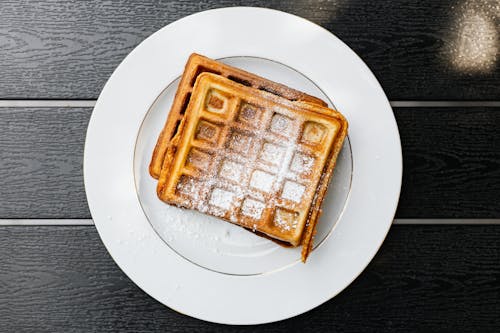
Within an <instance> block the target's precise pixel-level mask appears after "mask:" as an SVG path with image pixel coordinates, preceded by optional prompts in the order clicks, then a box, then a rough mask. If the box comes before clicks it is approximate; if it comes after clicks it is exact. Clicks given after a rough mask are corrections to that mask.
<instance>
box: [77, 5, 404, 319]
mask: <svg viewBox="0 0 500 333" xmlns="http://www.w3.org/2000/svg"><path fill="white" fill-rule="evenodd" d="M241 11H243V12H246V13H245V15H249V16H251V15H250V14H258V15H263V16H266V15H271V16H276V17H275V18H276V19H282V20H284V21H286V22H289V21H288V20H292V21H296V22H297V24H298V25H300V26H303V27H307V29H309V30H311V29H312V30H322V31H323V32H326V33H327V34H328V37H329V38H331V39H332V40H334V41H335V43H336V44H337V45H338V46H340V47H343V48H344V49H343V51H344V52H345V51H347V53H348V54H349V56H350V57H353V56H354V58H355V59H356V62H358V63H361V65H362V67H363V68H362V69H363V70H365V71H367V73H366V74H367V75H368V77H371V82H370V83H371V84H372V85H374V88H375V90H377V89H378V90H379V92H381V93H382V97H383V100H384V102H385V104H386V105H385V108H386V109H387V108H388V109H389V110H390V111H391V112H390V116H391V117H392V122H393V124H392V126H393V128H392V134H393V135H395V138H396V139H397V146H399V150H398V152H399V154H397V155H398V156H395V158H396V162H399V163H398V166H399V167H398V168H397V169H398V170H397V171H399V174H398V173H396V174H395V175H393V178H394V179H393V180H394V181H395V184H393V187H395V188H397V194H396V193H393V195H394V194H396V195H395V197H394V198H392V199H393V200H392V201H393V202H392V205H391V208H392V209H388V210H389V211H391V213H390V214H389V215H391V219H390V221H389V222H388V223H386V228H385V229H384V230H382V234H383V236H382V237H380V239H379V242H378V244H377V245H376V246H375V247H374V248H375V249H376V250H375V251H371V252H373V253H370V254H369V255H368V256H367V258H365V261H364V264H361V266H362V267H361V268H360V269H359V272H358V273H357V274H354V275H352V276H351V278H350V279H347V280H346V279H344V280H345V281H348V282H347V283H345V285H344V286H342V287H340V288H337V290H336V291H334V292H333V293H332V294H331V295H329V296H327V297H326V298H325V297H322V299H320V301H319V302H313V303H315V304H314V305H312V306H305V307H302V308H300V309H299V310H297V309H294V310H292V309H289V310H288V311H286V315H283V313H280V314H279V315H278V316H277V317H276V318H271V317H272V316H271V317H267V318H262V317H259V316H257V317H259V318H251V319H250V318H241V317H240V316H238V315H234V314H233V315H232V318H230V319H228V318H224V317H217V318H216V317H213V316H211V315H207V313H199V311H200V310H199V309H198V313H196V311H197V310H196V309H195V310H194V311H189V309H188V311H186V309H184V308H182V309H178V310H176V308H177V307H175V306H173V305H172V304H166V303H168V299H165V297H157V296H158V295H155V293H154V292H151V288H149V287H148V283H153V282H152V281H151V279H150V278H145V276H144V274H138V273H137V272H135V273H133V274H132V273H131V268H130V264H129V263H127V262H126V260H127V259H126V256H127V255H128V254H130V253H125V254H124V253H123V251H124V249H123V246H122V248H121V249H120V248H117V245H116V244H115V243H113V242H112V241H111V240H110V238H109V230H108V228H109V226H110V225H111V224H115V223H116V222H113V219H112V217H113V216H111V215H108V216H107V217H106V216H103V214H102V212H103V211H106V207H103V206H102V203H101V204H97V203H96V200H95V199H96V192H95V186H94V184H93V182H94V181H93V180H92V177H95V176H96V170H98V168H97V169H96V166H95V165H94V164H96V162H94V161H95V157H94V156H95V155H96V156H97V157H98V156H99V154H95V151H94V152H93V151H92V150H93V149H95V148H96V146H95V142H94V140H95V138H93V137H92V136H93V135H94V131H95V128H96V126H97V125H96V124H95V123H96V121H99V119H98V118H97V117H98V115H99V113H100V114H102V113H103V112H104V111H100V110H106V108H105V106H106V102H104V100H105V99H106V98H108V96H107V95H109V91H110V89H111V88H110V87H111V86H112V85H113V84H116V82H118V81H117V80H118V79H119V77H120V76H121V75H122V74H123V73H121V72H120V71H122V72H123V70H124V68H126V66H129V65H128V63H129V62H130V59H132V58H133V57H137V54H138V53H139V51H140V50H141V49H144V48H145V46H144V45H147V44H148V43H149V44H151V42H152V41H153V39H154V38H158V36H160V35H161V34H166V32H168V31H167V28H169V29H170V30H172V29H174V28H175V27H176V26H178V25H179V24H182V23H183V22H184V23H186V22H187V21H189V20H191V21H192V20H193V19H198V18H200V17H202V16H205V19H206V18H207V17H208V16H214V15H215V16H217V15H220V13H222V14H223V15H232V16H234V15H237V16H238V15H241ZM249 11H250V12H253V13H249ZM299 23H300V24H299ZM271 59H272V58H271ZM285 64H286V65H289V64H288V63H286V62H285ZM297 70H299V71H300V72H301V73H304V71H303V70H300V69H297ZM117 78H118V79H117ZM311 80H313V81H314V82H315V83H316V84H318V85H319V86H320V87H321V89H322V90H324V91H325V93H326V95H327V96H329V97H330V98H332V96H331V95H330V93H329V92H328V91H326V89H324V87H323V86H321V85H320V84H319V83H317V81H316V80H314V79H311ZM163 88H164V87H160V90H162V89H163ZM156 96H158V94H156ZM333 101H334V103H335V104H336V105H338V103H337V102H336V99H335V98H333ZM147 109H148V108H146V109H145V110H144V112H146V111H147ZM340 110H341V112H342V108H340ZM96 119H97V120H96ZM141 119H142V118H141ZM348 120H349V118H348ZM139 125H140V124H139ZM132 127H133V126H132ZM394 130H395V131H394ZM134 134H137V133H134ZM135 139H136V135H134V140H133V141H134V142H135ZM353 154H354V152H353ZM101 155H102V154H101ZM132 155H133V151H132ZM91 156H92V157H91ZM92 159H93V160H92ZM353 163H354V161H353ZM354 165H356V163H354ZM354 168H355V166H354ZM354 172H355V171H353V173H354ZM402 172H403V168H402V151H401V143H400V137H399V131H398V129H397V125H396V121H395V118H394V115H393V113H392V109H391V107H390V105H389V102H388V100H387V97H386V96H385V94H384V92H383V90H382V87H381V86H380V84H379V82H378V81H377V79H376V78H375V76H374V75H373V73H372V72H371V71H370V70H369V69H368V67H367V66H366V64H364V62H363V61H362V60H361V59H360V58H359V56H357V55H356V54H355V53H354V52H353V51H352V50H351V49H350V48H348V47H347V45H345V44H344V43H343V42H342V41H340V40H339V39H338V38H337V37H335V36H334V35H333V34H331V33H330V32H329V31H328V30H326V29H324V28H323V27H321V26H319V25H316V24H314V23H312V22H310V21H308V20H306V19H304V18H301V17H298V16H295V15H293V14H289V13H285V12H281V11H278V10H273V9H267V8H260V7H230V8H218V9H212V10H207V11H203V12H199V13H195V14H192V15H189V16H186V17H184V18H182V19H180V20H177V21H175V22H172V23H171V24H169V25H167V26H165V27H163V28H162V29H160V30H159V31H157V32H155V33H154V34H152V35H151V36H150V37H148V38H147V39H145V40H144V41H143V42H141V43H140V44H139V45H138V46H137V47H136V48H135V49H134V50H133V51H132V52H131V53H130V54H129V55H127V57H126V58H125V59H124V60H123V61H122V62H121V63H120V65H119V66H118V67H117V68H116V69H115V71H114V72H113V74H112V75H111V77H110V78H109V80H108V81H107V83H106V85H105V86H104V88H103V90H102V92H101V94H100V96H99V99H98V101H97V102H96V106H95V108H94V110H93V112H92V116H91V118H90V121H89V125H88V130H87V136H86V141H85V148H84V185H85V191H86V194H87V201H88V203H89V209H90V211H91V214H92V217H93V218H94V222H95V225H96V228H97V230H98V233H99V236H100V238H101V240H102V242H103V243H104V245H105V247H106V249H107V251H108V252H109V253H110V255H111V256H112V258H113V260H114V261H115V262H116V263H117V265H118V266H119V267H120V269H121V270H122V271H123V272H124V273H125V274H126V275H127V276H128V277H129V278H130V279H131V280H132V281H134V283H135V284H136V285H138V286H139V287H140V288H141V289H143V290H144V291H145V292H146V293H147V294H149V295H150V296H152V297H153V298H155V299H157V300H158V301H159V302H161V303H163V304H165V305H167V306H168V307H170V308H172V309H174V310H176V311H178V312H181V313H183V312H189V313H187V315H189V316H192V317H196V318H199V319H202V320H207V321H212V322H218V323H225V324H260V323H268V322H274V321H278V320H283V319H286V318H290V317H293V316H296V315H298V314H301V313H303V312H306V311H308V310H310V309H312V308H314V307H316V306H319V305H320V304H322V303H324V302H326V301H327V300H329V299H331V298H333V297H334V296H335V295H336V294H338V293H339V292H340V291H342V290H343V289H345V288H346V287H347V286H348V285H350V284H351V283H352V281H354V279H356V278H357V277H358V276H359V275H360V274H361V273H362V272H363V270H364V269H365V268H366V266H367V265H368V263H369V262H370V261H371V260H372V258H373V256H374V255H375V254H376V253H377V252H378V250H379V248H380V246H381V245H382V243H383V241H384V239H385V237H386V235H387V233H388V231H389V229H390V226H391V224H392V218H393V217H394V215H395V211H396V208H397V204H398V201H399V195H400V189H401V182H402ZM130 173H131V176H132V178H133V171H130ZM353 177H354V175H353ZM134 187H135V186H134ZM134 196H136V195H135V193H134ZM349 200H350V198H349V199H348V201H349ZM104 215H105V214H104ZM110 217H111V218H110ZM339 222H340V221H339ZM147 224H148V225H149V223H147ZM153 232H154V231H153ZM151 243H154V241H151ZM122 245H123V244H122ZM125 252H129V251H125ZM124 255H125V258H124V257H123V256H124ZM173 262H176V261H175V259H174V260H173ZM174 289H175V290H174V292H173V294H175V291H176V290H177V289H176V288H174ZM165 300H167V302H166V301H165ZM179 310H180V311H179Z"/></svg>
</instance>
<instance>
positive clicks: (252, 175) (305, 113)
mask: <svg viewBox="0 0 500 333" xmlns="http://www.w3.org/2000/svg"><path fill="white" fill-rule="evenodd" d="M346 134H347V121H346V120H345V118H344V117H343V116H342V115H341V114H340V113H338V112H337V111H335V110H332V109H329V108H326V107H323V106H320V105H318V104H315V103H310V102H303V101H294V102H292V101H290V100H288V99H286V98H283V97H279V96H276V95H274V94H272V93H269V92H266V91H262V90H258V89H255V88H251V87H248V86H246V85H243V84H240V83H236V82H235V81H232V80H230V79H227V78H225V77H222V76H220V75H217V74H212V73H206V72H205V73H202V74H200V75H197V78H196V82H195V85H194V88H193V90H192V96H191V99H190V102H189V104H188V106H187V108H186V111H185V114H184V116H183V118H182V120H181V122H180V124H179V126H178V130H177V132H176V134H175V135H174V137H173V139H172V141H171V143H170V144H168V145H167V150H166V153H165V160H166V161H167V162H166V163H164V164H163V168H162V170H161V172H160V177H159V181H158V187H157V192H158V197H159V198H160V199H161V200H163V201H165V202H167V203H169V204H174V205H177V206H180V207H184V208H189V209H194V210H198V211H200V212H203V213H206V214H208V215H212V216H216V217H220V218H222V219H224V220H226V221H229V222H231V223H235V224H238V225H240V226H242V227H245V228H247V229H251V230H253V231H254V232H257V233H258V234H264V235H266V236H268V237H270V238H273V239H276V240H278V241H279V242H280V243H282V244H286V245H289V246H299V245H302V246H303V250H302V260H303V261H304V262H305V260H306V259H307V257H308V255H309V253H310V252H311V249H312V243H313V242H312V241H313V236H314V233H315V230H316V223H317V221H318V218H319V216H320V214H321V209H320V207H321V203H322V201H323V198H324V196H325V193H326V190H327V187H328V183H329V181H330V178H331V176H332V174H333V169H334V167H335V162H336V158H337V155H338V153H339V151H340V149H341V147H342V144H343V141H344V138H345V136H346Z"/></svg>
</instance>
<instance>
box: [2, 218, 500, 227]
mask: <svg viewBox="0 0 500 333" xmlns="http://www.w3.org/2000/svg"><path fill="white" fill-rule="evenodd" d="M393 224H395V225H500V219H395V220H394V221H393ZM85 225H94V221H92V219H0V226H85Z"/></svg>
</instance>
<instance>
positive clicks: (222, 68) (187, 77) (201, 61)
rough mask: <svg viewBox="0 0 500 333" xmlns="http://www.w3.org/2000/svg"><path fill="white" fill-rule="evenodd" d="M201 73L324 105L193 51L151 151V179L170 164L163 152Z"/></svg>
mask: <svg viewBox="0 0 500 333" xmlns="http://www.w3.org/2000/svg"><path fill="white" fill-rule="evenodd" d="M205 72H209V73H215V74H218V75H221V76H224V77H226V78H228V79H230V80H232V81H234V82H238V83H240V84H243V85H245V86H248V87H252V88H255V89H260V90H264V91H267V92H270V93H272V94H275V95H277V96H281V97H283V98H286V99H288V100H291V101H305V102H310V103H315V104H319V105H323V106H326V103H325V102H323V101H322V100H321V99H319V98H316V97H314V96H310V95H307V94H305V93H303V92H300V91H297V90H294V89H291V88H288V87H287V86H285V85H282V84H279V83H276V82H273V81H270V80H267V79H265V78H262V77H259V76H257V75H255V74H252V73H249V72H246V71H243V70H241V69H238V68H235V67H231V66H229V65H225V64H223V63H220V62H217V61H215V60H212V59H209V58H207V57H204V56H201V55H199V54H196V53H193V54H192V55H191V56H190V57H189V60H188V62H187V64H186V67H185V70H184V73H183V75H182V79H181V82H180V83H179V87H178V89H177V93H176V95H175V98H174V102H173V104H172V108H171V110H170V113H169V115H168V118H167V121H166V123H165V126H164V128H163V130H162V132H161V134H160V136H159V138H158V141H157V143H156V147H155V150H154V152H153V157H152V159H151V163H150V165H149V172H150V174H151V176H153V177H154V178H158V177H159V174H160V171H161V168H162V166H163V164H164V163H167V164H168V163H170V160H169V159H168V158H167V159H165V153H166V151H167V149H168V147H169V146H170V145H171V144H172V143H171V139H172V138H173V137H174V135H175V134H176V133H177V130H178V128H179V124H180V122H181V120H182V118H183V117H184V113H185V111H186V108H187V106H188V104H189V101H190V98H191V95H192V91H193V86H194V83H195V82H196V79H197V77H198V75H200V74H201V73H205Z"/></svg>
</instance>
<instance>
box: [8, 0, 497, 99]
mask: <svg viewBox="0 0 500 333" xmlns="http://www.w3.org/2000/svg"><path fill="white" fill-rule="evenodd" d="M492 3H493V4H494V0H482V1H477V2H471V1H466V2H462V3H459V2H457V1H446V0H439V1H436V0H423V1H418V2H415V1H409V0H397V1H382V2H380V1H368V0H363V1H361V0H335V1H325V0H300V1H264V0H250V1H241V0H204V1H186V0H181V1H161V0H146V1H130V0H117V1H69V2H68V1H63V0H50V1H29V0H3V1H2V2H1V6H0V18H1V19H0V73H2V75H0V98H4V99H26V98H40V99H46V98H50V99H92V98H96V97H97V96H98V94H99V92H100V91H101V89H102V87H103V85H104V83H105V81H106V80H107V78H108V77H109V76H110V74H111V73H112V71H113V69H114V68H115V67H116V66H117V65H118V64H119V63H120V62H121V60H122V59H123V58H124V57H125V56H126V55H127V54H128V53H129V52H130V51H131V50H132V49H133V48H134V47H135V46H137V45H138V44H139V43H140V42H141V41H142V40H143V39H145V38H146V37H147V36H149V35H150V34H152V33H153V32H155V31H156V30H158V29H160V28H161V27H163V26H165V25H166V24H168V23H171V22H173V21H175V20H177V19H180V18H182V17H184V16H186V15H189V14H193V13H196V12H199V11H202V10H207V9H211V8H220V7H227V6H236V5H246V6H264V7H266V6H267V7H270V8H274V9H279V10H282V11H285V12H290V13H293V14H296V15H299V16H302V17H305V18H307V19H309V20H311V21H313V22H315V23H317V24H319V25H321V26H323V27H324V28H326V29H328V30H329V31H331V32H333V33H334V34H336V35H337V36H338V37H339V38H341V39H342V40H343V41H344V42H345V43H346V44H347V45H349V46H350V47H351V48H352V49H353V50H354V51H355V52H357V53H358V54H359V55H360V56H361V58H362V59H363V60H364V61H365V62H366V63H367V64H368V65H369V66H370V68H371V69H372V70H373V72H374V73H375V75H376V76H377V78H378V79H379V80H380V82H381V84H382V86H383V87H384V89H385V90H386V92H387V94H388V96H389V98H390V99H431V100H443V99H451V100H468V99H469V100H470V99H475V100H477V99H481V100H491V99H499V97H500V86H499V85H498V82H499V80H500V66H498V64H497V63H495V59H496V57H497V56H498V54H496V53H495V52H494V50H498V49H497V47H498V43H497V40H496V38H495V37H494V36H495V29H498V12H497V11H495V7H494V6H492V5H491V4H492ZM471 18H472V19H473V18H479V21H478V20H476V21H474V20H472V21H471ZM478 24H479V25H480V26H478ZM468 42H469V43H468ZM478 43H479V44H478ZM464 45H465V46H467V45H469V46H470V45H476V46H478V49H472V50H469V51H467V49H464ZM464 50H465V51H464ZM477 50H480V51H484V52H480V51H477ZM474 52H476V53H477V52H479V53H478V54H476V53H474ZM464 54H465V56H467V57H470V58H471V59H472V60H470V61H469V62H468V64H469V65H467V66H469V67H470V64H475V65H474V66H475V67H474V66H473V67H474V68H472V69H467V68H464V67H463V66H460V65H457V64H456V62H457V61H460V59H464ZM460 57H462V58H460ZM457 59H458V60H457ZM478 59H479V60H478ZM481 59H482V60H481ZM332 61H335V60H334V59H332ZM466 63H467V62H466ZM485 64H486V65H485ZM488 64H490V65H488ZM467 66H466V67H467ZM485 66H486V67H485Z"/></svg>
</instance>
